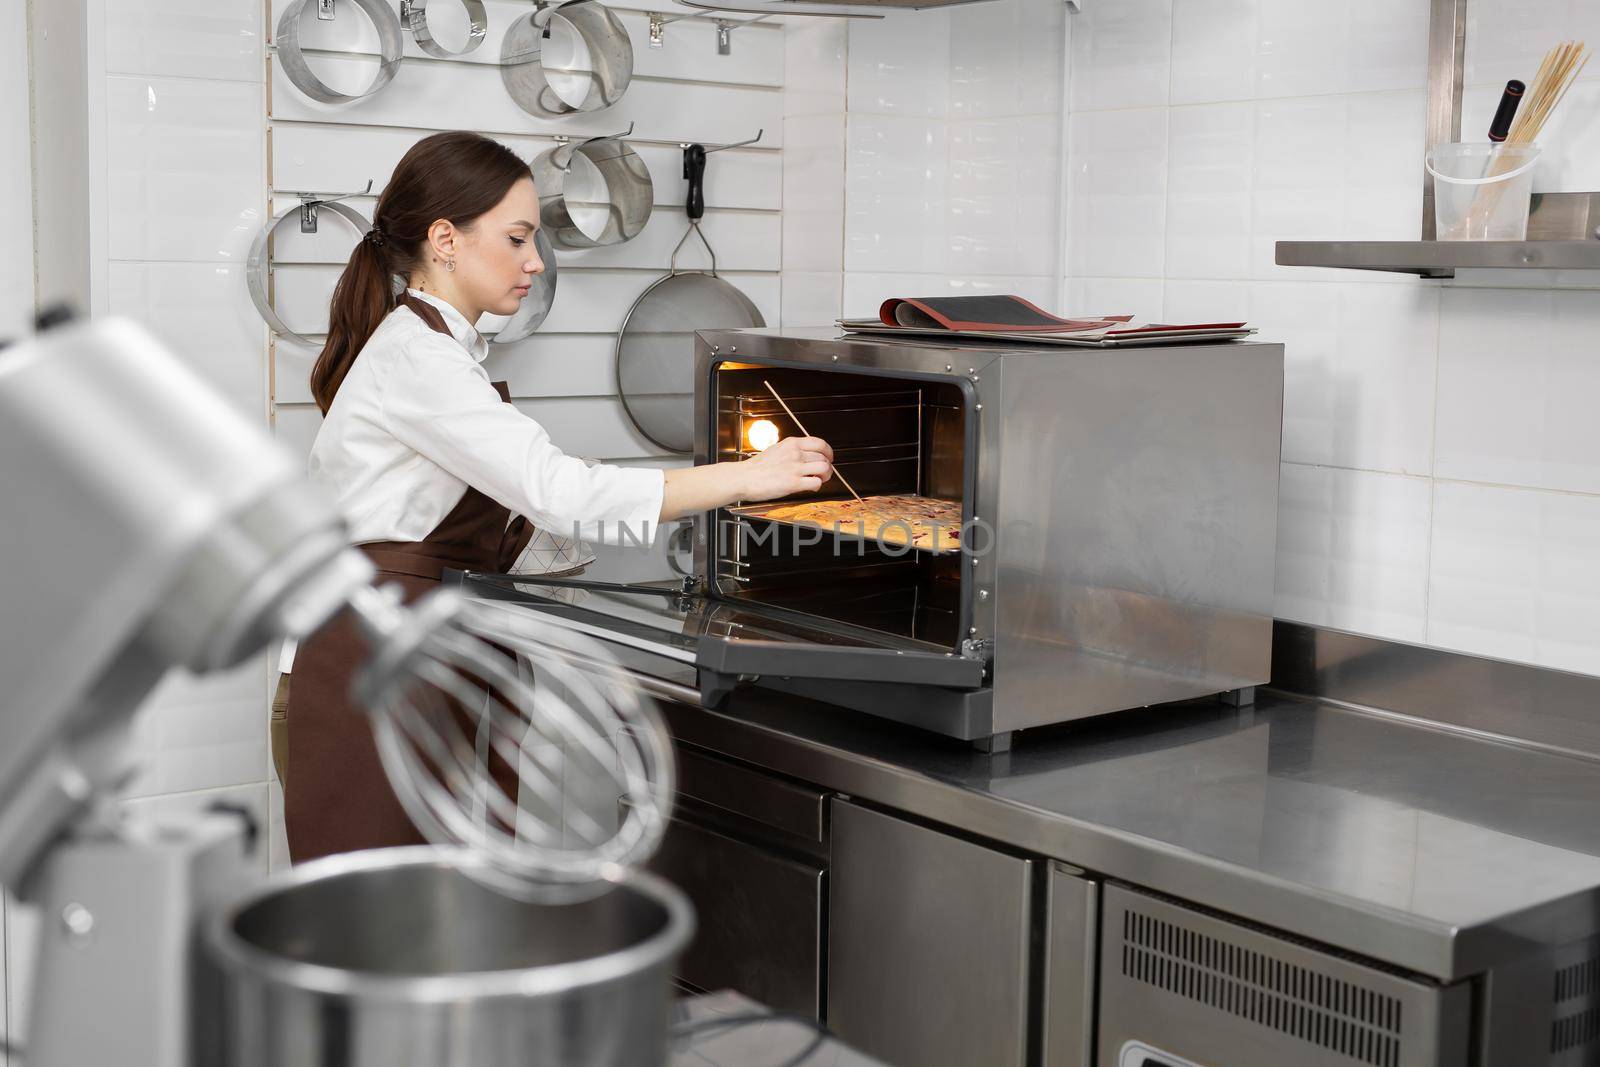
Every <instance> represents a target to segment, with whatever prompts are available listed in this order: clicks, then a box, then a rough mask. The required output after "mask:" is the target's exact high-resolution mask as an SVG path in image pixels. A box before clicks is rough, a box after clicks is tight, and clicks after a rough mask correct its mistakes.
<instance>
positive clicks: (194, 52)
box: [105, 0, 265, 83]
mask: <svg viewBox="0 0 1600 1067" xmlns="http://www.w3.org/2000/svg"><path fill="white" fill-rule="evenodd" d="M105 17H106V23H105V64H106V72H107V73H110V74H147V75H157V76H161V75H180V76H182V77H186V78H206V79H212V80H218V79H221V80H228V81H239V82H251V83H259V82H260V81H261V55H262V36H263V30H264V27H265V19H264V16H263V13H262V10H261V0H150V2H149V3H139V4H124V3H109V4H107V5H106V8H105Z"/></svg>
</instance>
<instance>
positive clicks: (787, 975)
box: [651, 818, 826, 1018]
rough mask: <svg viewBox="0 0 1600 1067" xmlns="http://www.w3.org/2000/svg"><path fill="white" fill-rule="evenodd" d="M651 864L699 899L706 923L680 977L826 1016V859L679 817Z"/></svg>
mask: <svg viewBox="0 0 1600 1067" xmlns="http://www.w3.org/2000/svg"><path fill="white" fill-rule="evenodd" d="M651 869H653V870H654V871H656V872H657V873H658V874H660V875H661V876H662V877H664V878H666V879H667V880H668V881H670V882H672V883H673V884H674V885H676V886H677V887H678V888H680V889H682V890H683V891H684V892H685V893H687V894H688V895H689V899H690V900H691V901H693V902H694V908H695V913H696V918H697V920H698V924H697V928H696V931H695V936H694V940H693V941H691V942H690V944H689V948H688V950H687V951H686V952H685V953H684V955H683V958H682V960H681V961H680V962H679V965H678V975H679V977H681V978H682V979H683V980H684V981H686V982H688V983H690V984H691V985H694V986H697V987H699V988H701V989H704V990H708V991H709V990H718V989H735V990H738V991H739V992H740V993H743V994H744V995H745V996H747V997H751V998H752V999H754V1000H758V1001H760V1002H761V1003H762V1004H765V1005H767V1006H768V1007H770V1008H773V1009H774V1010H777V1011H796V1012H800V1013H801V1014H803V1015H809V1016H811V1017H813V1018H818V1017H819V1012H820V1009H821V984H822V908H823V902H824V896H823V894H824V891H825V890H824V885H825V878H826V875H825V872H824V870H823V868H822V867H821V866H820V865H817V864H812V863H810V862H807V861H803V860H796V859H791V858H789V857H787V856H781V855H778V854H776V853H774V852H771V851H768V850H767V849H764V848H761V847H759V846H757V845H753V844H750V843H749V842H746V841H741V840H737V839H735V838H732V837H728V836H726V835H725V834H722V833H719V832H717V831H715V830H712V829H709V828H707V827H704V826H700V825H697V824H695V823H693V822H690V821H686V820H685V819H683V818H679V819H676V820H674V822H673V824H672V828H671V829H670V830H669V831H668V833H667V837H666V840H665V841H664V842H663V843H662V846H661V850H660V852H658V853H657V854H656V857H655V859H654V861H653V862H652V863H651Z"/></svg>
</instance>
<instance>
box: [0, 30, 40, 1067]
mask: <svg viewBox="0 0 1600 1067" xmlns="http://www.w3.org/2000/svg"><path fill="white" fill-rule="evenodd" d="M32 149H33V145H32V131H31V129H30V120H29V114H28V35H27V34H26V33H24V32H22V31H21V24H20V23H19V24H16V25H14V26H13V32H11V33H8V34H6V35H5V40H4V41H3V42H0V155H3V156H4V158H5V159H6V161H7V162H6V165H5V166H4V167H0V218H5V219H8V220H10V222H11V225H10V227H9V232H8V233H7V234H6V240H5V253H4V255H0V337H15V336H18V335H21V334H22V333H24V332H25V331H26V330H28V329H30V328H31V327H32V323H33V304H34V294H33V225H32V220H33V172H32ZM3 999H4V997H3V995H0V1000H3ZM0 1062H3V1061H0Z"/></svg>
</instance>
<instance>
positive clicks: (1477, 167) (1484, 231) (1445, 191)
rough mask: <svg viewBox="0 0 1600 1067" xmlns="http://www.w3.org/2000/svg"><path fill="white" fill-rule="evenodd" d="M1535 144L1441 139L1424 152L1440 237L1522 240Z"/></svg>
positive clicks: (1536, 155)
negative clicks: (1458, 142) (1443, 142)
mask: <svg viewBox="0 0 1600 1067" xmlns="http://www.w3.org/2000/svg"><path fill="white" fill-rule="evenodd" d="M1538 162H1539V148H1538V146H1537V145H1507V144H1493V143H1490V142H1484V143H1483V144H1442V145H1437V146H1435V147H1434V148H1432V149H1431V150H1429V152H1428V159H1427V167H1428V173H1429V174H1432V175H1433V219H1434V228H1435V231H1436V236H1437V239H1438V240H1440V241H1522V240H1525V239H1526V238H1527V236H1528V204H1529V202H1530V200H1531V198H1532V196H1533V168H1534V165H1535V164H1536V163H1538Z"/></svg>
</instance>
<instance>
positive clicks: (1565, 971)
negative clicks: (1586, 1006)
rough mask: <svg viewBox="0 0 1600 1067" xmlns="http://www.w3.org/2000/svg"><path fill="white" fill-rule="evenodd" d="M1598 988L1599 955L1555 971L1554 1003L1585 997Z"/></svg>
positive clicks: (1599, 980)
mask: <svg viewBox="0 0 1600 1067" xmlns="http://www.w3.org/2000/svg"><path fill="white" fill-rule="evenodd" d="M1596 988H1600V957H1597V958H1595V959H1592V960H1584V961H1583V962H1582V963H1574V964H1573V965H1572V966H1571V967H1563V968H1561V970H1559V971H1557V972H1556V1003H1557V1004H1560V1003H1562V1002H1563V1001H1567V1000H1577V999H1578V998H1579V997H1586V996H1588V995H1589V994H1590V993H1593V992H1594V991H1595V989H1596Z"/></svg>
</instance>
